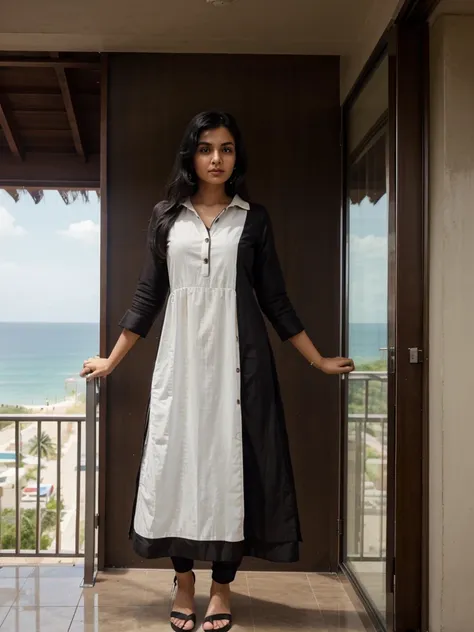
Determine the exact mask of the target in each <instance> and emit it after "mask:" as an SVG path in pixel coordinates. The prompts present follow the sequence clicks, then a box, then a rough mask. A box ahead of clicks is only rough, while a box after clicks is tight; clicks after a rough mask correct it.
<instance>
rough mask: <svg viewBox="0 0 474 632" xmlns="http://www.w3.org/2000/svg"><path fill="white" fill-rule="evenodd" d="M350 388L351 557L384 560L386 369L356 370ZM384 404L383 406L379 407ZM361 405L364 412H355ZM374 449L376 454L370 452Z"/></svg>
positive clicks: (351, 377)
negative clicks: (375, 472) (372, 463)
mask: <svg viewBox="0 0 474 632" xmlns="http://www.w3.org/2000/svg"><path fill="white" fill-rule="evenodd" d="M371 387H372V389H371ZM348 388H349V393H348V394H349V412H348V434H347V441H348V459H349V462H348V464H347V466H348V467H347V476H349V477H351V478H352V480H351V481H348V483H349V485H348V489H349V488H350V486H351V485H352V487H351V489H352V490H353V494H354V498H353V499H352V503H349V499H348V507H349V504H351V506H352V508H353V513H352V516H350V515H348V516H347V522H348V529H349V530H352V533H351V532H348V538H349V541H348V557H349V559H351V560H353V561H381V560H384V559H385V555H386V540H385V528H386V507H387V491H386V486H387V480H386V466H387V430H388V428H387V421H388V418H387V413H386V402H387V373H386V372H380V371H364V372H354V373H352V374H351V375H350V379H349V385H348ZM375 395H378V399H377V397H376V396H375ZM360 400H362V401H360ZM383 404H385V406H384V410H377V407H380V408H382V405H383ZM360 408H362V411H361V412H359V411H357V412H354V410H355V409H360ZM371 450H372V452H373V453H374V454H376V455H377V456H376V457H372V458H371V457H370V456H369V454H370V451H371ZM351 459H352V462H351ZM371 461H375V464H374V465H373V469H374V470H376V471H377V474H376V477H375V478H376V481H375V482H374V481H373V480H370V479H369V476H370V475H372V477H373V471H372V470H371ZM368 479H369V480H368ZM368 522H372V523H373V524H372V525H369V524H368ZM351 528H352V529H351ZM367 548H368V549H369V551H370V552H367Z"/></svg>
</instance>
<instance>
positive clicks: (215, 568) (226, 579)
mask: <svg viewBox="0 0 474 632" xmlns="http://www.w3.org/2000/svg"><path fill="white" fill-rule="evenodd" d="M171 561H172V562H173V567H174V570H175V571H176V572H177V573H189V571H192V570H193V566H194V561H193V560H188V559H187V558H186V557H172V558H171ZM239 566H240V562H213V563H212V579H213V580H214V581H215V582H216V583H217V584H231V583H232V582H233V581H234V579H235V576H236V574H237V571H238V569H239Z"/></svg>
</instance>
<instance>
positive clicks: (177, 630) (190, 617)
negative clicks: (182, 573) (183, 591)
mask: <svg viewBox="0 0 474 632" xmlns="http://www.w3.org/2000/svg"><path fill="white" fill-rule="evenodd" d="M193 579H194V583H196V575H195V574H194V571H193ZM177 588H178V578H177V577H176V576H175V578H174V582H173V589H174V591H176V590H177ZM170 619H179V620H180V621H184V623H183V625H182V627H180V626H179V625H176V623H173V622H172V621H170V626H171V628H172V629H173V630H174V632H191V630H194V628H195V627H196V615H195V614H194V612H192V613H191V614H184V612H178V611H177V610H172V611H171V612H170ZM188 621H192V622H193V627H192V628H189V629H188V628H185V627H184V626H185V625H186V623H187V622H188Z"/></svg>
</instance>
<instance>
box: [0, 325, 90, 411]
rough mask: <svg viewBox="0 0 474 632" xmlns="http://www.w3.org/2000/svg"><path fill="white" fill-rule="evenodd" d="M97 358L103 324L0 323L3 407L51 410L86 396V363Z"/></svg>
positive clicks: (1, 399) (0, 400) (0, 373)
mask: <svg viewBox="0 0 474 632" xmlns="http://www.w3.org/2000/svg"><path fill="white" fill-rule="evenodd" d="M98 352H99V323H98V322H82V323H81V322H41V321H40V322H35V321H23V322H14V323H12V322H0V404H3V405H4V406H5V405H6V406H17V405H18V406H25V407H28V406H39V405H48V404H55V403H58V402H62V401H64V400H65V399H68V398H71V397H74V396H75V394H78V395H80V394H81V393H84V392H85V382H84V380H83V379H82V378H81V377H80V376H79V372H80V370H81V367H82V363H83V362H84V360H85V359H86V358H88V357H91V356H93V355H96V354H97V353H98Z"/></svg>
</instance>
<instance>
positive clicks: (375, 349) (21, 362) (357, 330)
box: [0, 323, 387, 406]
mask: <svg viewBox="0 0 474 632" xmlns="http://www.w3.org/2000/svg"><path fill="white" fill-rule="evenodd" d="M350 340H351V344H350V355H351V356H352V357H353V358H354V359H355V360H356V362H357V361H358V362H362V361H363V362H370V361H374V360H379V359H381V358H383V357H384V354H383V352H381V349H382V348H383V347H386V346H387V327H386V325H385V324H359V323H357V324H351V326H350ZM315 344H316V345H317V344H318V341H317V340H315ZM98 349H99V325H98V323H82V324H78V323H61V324H58V323H0V404H10V405H14V404H22V405H25V406H27V405H44V404H47V403H49V404H54V403H56V402H58V401H61V400H64V399H65V398H66V397H67V396H68V395H71V394H72V393H73V392H74V389H77V392H78V393H83V392H84V390H85V382H84V380H82V379H81V378H80V377H79V371H80V370H81V367H82V363H83V361H84V360H85V359H86V358H88V357H90V356H93V355H96V354H97V353H98ZM334 353H335V354H336V353H337V349H335V350H334Z"/></svg>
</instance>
